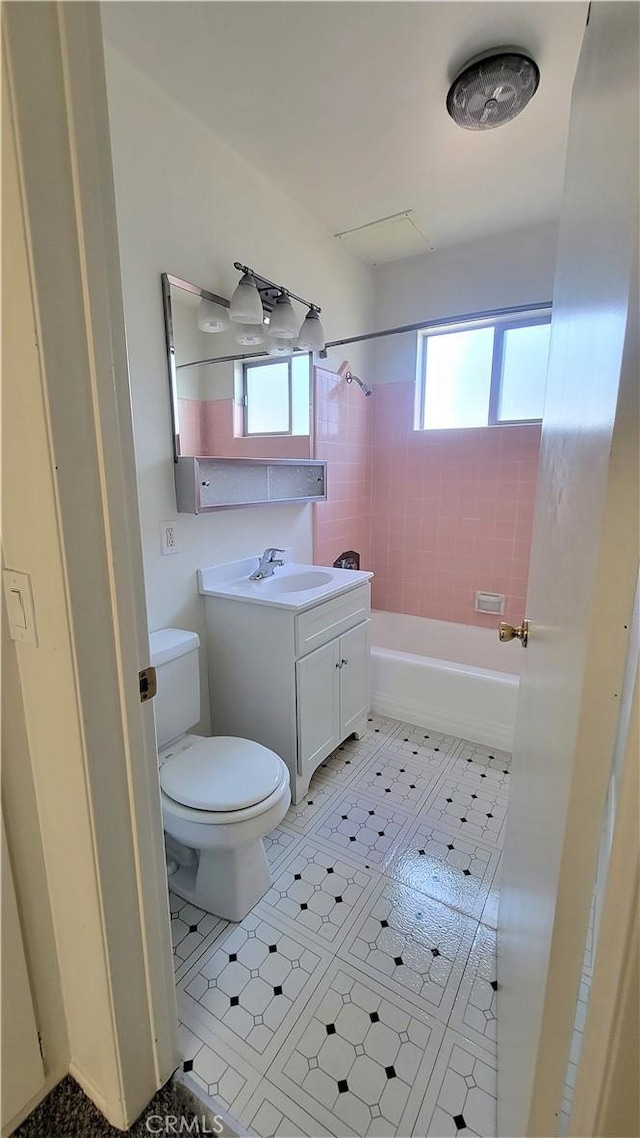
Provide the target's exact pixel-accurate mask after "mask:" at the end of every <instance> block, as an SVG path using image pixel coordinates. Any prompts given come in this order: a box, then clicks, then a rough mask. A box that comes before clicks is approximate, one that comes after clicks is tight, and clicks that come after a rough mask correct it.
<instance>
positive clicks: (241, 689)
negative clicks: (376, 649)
mask: <svg viewBox="0 0 640 1138" xmlns="http://www.w3.org/2000/svg"><path fill="white" fill-rule="evenodd" d="M205 607H206V624H207V653H208V665H209V687H210V697H211V721H212V732H213V734H215V735H241V736H245V737H246V738H248V739H255V740H256V741H257V742H259V743H262V744H264V746H266V747H270V748H271V749H272V750H273V751H275V752H276V753H277V754H278V755H280V756H281V757H282V758H283V759H284V761H285V762H286V763H287V765H288V767H289V771H290V773H291V793H292V798H293V801H294V802H298V801H300V799H301V798H303V797H304V795H305V794H306V793H307V790H308V788H309V780H310V779H311V775H312V774H313V772H314V770H315V769H316V767H317V766H318V765H319V764H320V763H321V762H322V761H323V759H325V758H326V757H327V756H328V755H330V754H331V752H332V751H334V750H335V748H336V747H337V746H338V745H339V744H340V743H341V742H342V741H343V740H344V739H347V738H348V737H349V736H350V735H352V734H354V733H355V734H358V732H359V730H360V729H361V728H362V727H363V725H364V723H365V721H366V716H367V712H368V710H369V627H370V588H369V583H368V581H367V582H365V583H362V584H358V585H357V586H356V587H354V588H353V589H350V590H349V591H347V592H343V593H341V594H340V595H339V596H337V597H331V598H329V599H327V600H322V599H321V600H319V601H318V603H317V604H313V603H310V604H309V605H308V606H307V607H305V608H304V610H303V611H292V610H291V609H288V608H285V607H278V606H276V605H272V604H268V605H266V604H265V605H262V604H251V603H247V602H246V600H243V599H231V598H227V597H219V596H207V597H206V600H205Z"/></svg>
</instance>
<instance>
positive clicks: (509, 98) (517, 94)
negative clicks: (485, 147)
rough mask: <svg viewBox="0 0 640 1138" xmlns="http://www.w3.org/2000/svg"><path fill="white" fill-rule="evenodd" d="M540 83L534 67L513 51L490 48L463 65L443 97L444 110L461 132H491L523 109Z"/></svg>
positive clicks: (537, 71) (516, 51) (531, 61)
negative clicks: (445, 106) (445, 105)
mask: <svg viewBox="0 0 640 1138" xmlns="http://www.w3.org/2000/svg"><path fill="white" fill-rule="evenodd" d="M539 83H540V71H539V68H538V65H537V63H535V62H534V60H533V59H531V58H530V57H529V56H528V55H525V54H524V53H523V52H521V51H518V50H516V49H513V48H511V49H510V48H502V49H501V50H498V49H496V48H492V50H491V51H486V52H483V53H482V55H480V56H476V58H475V59H472V60H470V61H469V63H467V64H466V65H465V67H464V68H463V69H462V71H461V72H460V74H459V75H458V76H456V78H455V79H454V81H453V83H452V84H451V87H450V88H449V93H448V94H447V110H448V112H449V114H450V115H451V118H452V119H453V121H454V122H455V123H457V125H458V126H461V127H462V128H463V129H464V130H493V128H494V127H496V126H502V125H503V124H504V123H507V122H510V121H511V119H514V118H515V117H516V115H519V114H520V113H521V111H523V110H524V109H525V107H526V106H527V104H528V103H529V102H530V100H531V99H532V98H533V96H534V95H535V93H536V91H537V90H538V85H539Z"/></svg>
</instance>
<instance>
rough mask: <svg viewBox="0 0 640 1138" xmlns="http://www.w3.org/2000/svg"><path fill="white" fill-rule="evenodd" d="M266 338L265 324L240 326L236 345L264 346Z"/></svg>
mask: <svg viewBox="0 0 640 1138" xmlns="http://www.w3.org/2000/svg"><path fill="white" fill-rule="evenodd" d="M266 338H267V337H266V334H265V327H264V324H238V331H237V333H236V344H264V342H265V340H266Z"/></svg>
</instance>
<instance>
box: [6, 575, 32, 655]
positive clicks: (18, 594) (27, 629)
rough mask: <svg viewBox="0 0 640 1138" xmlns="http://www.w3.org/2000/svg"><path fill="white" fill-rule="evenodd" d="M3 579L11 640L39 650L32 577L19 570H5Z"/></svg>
mask: <svg viewBox="0 0 640 1138" xmlns="http://www.w3.org/2000/svg"><path fill="white" fill-rule="evenodd" d="M2 577H3V584H4V595H5V600H6V603H7V615H8V617H9V631H10V633H11V639H12V640H17V641H18V643H20V644H32V645H33V646H34V648H37V647H38V633H37V629H36V613H35V608H34V604H33V592H32V590H31V577H30V576H29V574H28V573H20V572H18V570H17V569H4V570H3V573H2Z"/></svg>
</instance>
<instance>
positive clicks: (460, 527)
mask: <svg viewBox="0 0 640 1138" xmlns="http://www.w3.org/2000/svg"><path fill="white" fill-rule="evenodd" d="M414 391H415V388H414V385H413V383H410V382H409V383H407V382H403V383H389V384H378V385H377V386H376V387H375V388H374V393H373V395H372V397H371V402H372V403H373V404H374V408H375V420H374V461H373V517H374V525H373V541H372V555H373V564H372V568H373V570H374V572H375V574H376V577H375V581H374V584H373V598H374V606H375V608H378V609H387V610H390V611H391V612H403V613H414V614H416V615H417V616H428V617H433V618H435V619H437V620H451V621H456V622H459V623H462V624H478V625H483V626H488V627H495V626H496V623H497V620H496V617H495V616H487V615H484V614H482V613H476V612H475V611H474V607H473V605H474V594H475V592H476V590H478V589H482V590H488V591H490V592H495V593H504V594H505V598H506V600H505V615H504V619H506V620H509V621H512V622H513V623H517V624H519V623H520V620H521V618H522V617H523V616H524V605H525V597H526V591H527V577H528V573H529V554H530V548H531V532H532V526H533V508H534V498H535V489H536V479H537V473H538V453H539V448H540V427H539V425H537V424H536V425H533V424H529V425H522V426H509V427H490V428H483V429H478V430H473V429H471V430H459V431H456V430H447V431H414V430H413V421H414V420H413V417H414Z"/></svg>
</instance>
